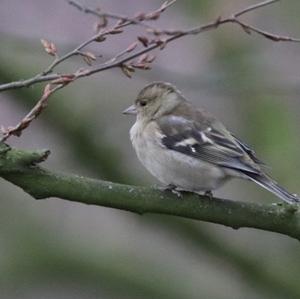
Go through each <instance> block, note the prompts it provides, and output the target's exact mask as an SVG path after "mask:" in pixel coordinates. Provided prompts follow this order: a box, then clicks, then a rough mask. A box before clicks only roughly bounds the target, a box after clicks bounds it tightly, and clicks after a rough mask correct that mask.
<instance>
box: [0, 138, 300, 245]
mask: <svg viewBox="0 0 300 299" xmlns="http://www.w3.org/2000/svg"><path fill="white" fill-rule="evenodd" d="M48 155H49V151H23V150H17V149H12V148H9V147H8V146H6V145H4V144H1V145H0V176H1V177H2V178H4V179H6V180H7V181H10V182H11V183H13V184H15V185H17V186H19V187H21V188H22V189H23V190H24V191H25V192H26V193H28V194H30V195H31V196H32V197H34V198H36V199H45V198H49V197H57V198H60V199H65V200H69V201H73V202H80V203H85V204H92V205H98V206H104V207H110V208H115V209H120V210H126V211H130V212H134V213H138V214H145V213H157V214H168V215H175V216H180V217H185V218H190V219H196V220H201V221H207V222H212V223H217V224H222V225H225V226H229V227H232V228H235V229H238V228H242V227H249V228H257V229H262V230H266V231H272V232H277V233H281V234H284V235H287V236H290V237H292V238H295V239H298V240H300V213H299V210H298V209H297V206H294V205H286V204H283V205H282V206H274V205H266V204H256V203H246V202H238V201H231V200H227V199H219V198H213V199H210V198H208V197H206V196H199V195H196V194H188V193H186V194H183V196H182V198H178V197H177V196H176V195H174V194H172V193H170V192H162V191H159V190H156V189H154V188H151V187H137V186H130V185H123V184H117V183H113V182H109V181H102V180H94V179H91V178H85V177H81V176H76V175H72V174H61V173H56V172H52V171H49V170H46V169H44V168H41V167H40V166H38V163H40V162H41V161H44V160H45V159H46V158H47V157H48Z"/></svg>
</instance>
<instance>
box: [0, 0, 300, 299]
mask: <svg viewBox="0 0 300 299" xmlns="http://www.w3.org/2000/svg"><path fill="white" fill-rule="evenodd" d="M84 3H86V4H89V5H92V6H93V5H100V6H101V8H102V9H103V10H105V11H107V10H108V11H113V12H119V13H123V14H128V15H133V14H134V13H135V12H137V11H147V10H150V9H155V8H156V7H158V6H159V5H160V3H161V2H160V1H149V0H148V1H147V0H144V1H137V0H126V1H120V0H119V1H117V0H112V1H109V0H105V1H100V0H99V1H96V0H93V1H92V0H91V1H88V0H86V1H84ZM253 3H255V1H246V0H243V1H237V0H230V1H224V0H223V1H221V0H214V1H207V0H205V1H204V0H202V1H197V0H187V1H177V3H176V5H174V6H173V7H172V8H171V9H169V10H168V11H167V12H166V13H165V14H164V15H163V17H162V19H161V20H159V21H158V23H157V25H160V26H161V27H162V28H188V27H189V26H192V25H195V24H200V23H205V22H208V21H210V20H212V19H214V18H215V17H217V16H218V15H220V14H222V15H224V16H225V15H227V14H230V13H231V12H233V11H237V10H239V9H241V8H243V7H245V6H247V5H249V4H253ZM299 9H300V3H299V1H296V0H293V1H292V0H290V1H288V2H287V1H285V2H283V1H282V3H278V4H274V5H273V6H269V7H266V8H263V9H261V10H258V11H256V12H252V13H251V14H249V15H247V16H244V17H243V18H244V19H245V20H246V21H247V22H250V23H252V24H254V25H256V26H258V27H261V28H264V29H266V30H269V31H271V32H275V33H278V34H283V35H291V36H295V37H298V38H299V37H300V31H299V25H300V21H299ZM94 22H95V19H94V18H93V17H92V16H87V15H83V14H82V13H80V12H78V11H77V10H75V9H74V8H72V7H70V6H68V5H67V4H66V2H65V1H59V0H54V1H38V0H27V1H22V2H21V1H16V0H10V1H9V0H1V10H0V24H1V26H0V36H1V50H0V62H1V68H0V82H1V83H4V82H9V81H12V80H18V79H20V78H28V77H31V76H33V75H34V74H35V73H37V72H40V70H42V69H44V68H46V66H47V65H48V64H49V63H50V62H51V57H49V56H47V54H45V53H44V51H43V49H42V46H41V45H40V41H39V39H40V38H45V39H48V40H51V41H53V42H55V43H56V45H57V47H58V51H59V53H64V52H65V51H68V50H70V49H72V48H73V47H74V45H77V44H78V43H80V42H81V41H83V40H85V39H87V38H88V37H89V36H90V35H91V34H92V27H93V24H94ZM138 32H139V29H137V28H133V29H130V30H128V31H127V32H126V34H123V35H120V36H118V37H113V38H111V39H110V40H109V41H108V42H107V43H103V44H102V43H101V44H96V45H93V46H91V47H89V50H91V51H93V52H94V53H95V54H102V55H103V58H101V59H106V58H108V57H110V56H111V55H113V54H114V53H116V52H118V49H120V47H121V48H124V47H126V46H127V45H128V44H129V43H131V42H132V41H133V40H134V39H135V36H136V34H137V33H138ZM299 47H300V45H299V44H293V43H274V42H272V41H269V40H266V39H263V38H262V37H259V36H257V35H251V36H247V35H246V34H245V33H244V32H243V31H242V30H241V29H240V28H238V27H235V26H233V25H226V26H224V27H222V28H219V29H218V30H216V31H212V32H209V33H204V34H202V35H199V36H193V37H187V38H184V39H180V40H178V41H176V42H175V43H173V44H170V45H169V46H168V47H167V48H166V49H165V50H164V51H159V52H157V54H158V57H157V59H156V61H155V62H154V64H153V70H151V71H147V72H137V73H136V74H135V75H134V78H133V79H128V78H126V77H125V76H124V75H122V74H121V72H120V70H117V69H114V70H110V71H107V72H103V73H100V74H97V75H95V76H93V77H90V78H88V79H84V80H79V81H77V82H76V83H75V84H72V85H71V86H69V87H67V88H65V89H63V90H61V91H59V92H58V93H56V94H55V95H54V96H53V97H51V99H50V105H49V107H48V108H47V110H46V111H45V112H44V113H43V114H42V115H41V116H40V117H39V118H38V120H37V121H35V122H34V123H33V124H32V126H31V127H30V128H29V129H27V130H26V131H25V132H24V134H23V135H22V137H21V138H20V139H16V138H11V140H10V143H11V144H12V145H14V146H18V147H22V148H48V149H50V150H51V151H52V155H51V156H50V158H49V160H48V161H47V162H46V163H45V165H46V166H47V167H49V168H50V169H55V170H60V171H64V172H73V173H77V174H81V175H87V176H91V177H95V178H100V179H108V180H113V181H117V182H124V183H131V184H145V185H151V184H157V182H156V181H155V179H153V178H152V177H150V175H149V174H148V173H147V172H146V170H145V169H144V168H143V167H142V166H141V165H140V164H139V162H138V161H137V159H136V157H135V154H134V152H133V149H132V148H131V144H130V141H129V138H128V131H129V128H130V126H131V125H132V124H133V121H134V119H130V118H128V117H125V116H123V115H121V111H122V110H123V109H124V108H126V107H127V106H128V105H129V104H131V103H132V101H133V100H134V98H135V96H136V94H137V92H138V91H139V89H141V88H142V87H143V86H144V85H145V84H147V83H149V82H151V81H154V80H163V81H169V82H172V83H173V84H176V85H177V87H178V88H179V89H181V90H182V91H183V93H184V94H185V95H186V96H187V97H188V98H190V99H191V100H192V101H193V102H194V103H195V104H197V105H201V106H204V107H205V108H207V109H208V110H210V111H211V112H212V113H213V114H214V115H215V116H217V117H218V118H219V119H221V120H222V121H223V122H224V123H225V124H226V125H227V127H228V128H229V129H231V130H232V131H233V132H234V133H235V134H236V135H237V136H239V137H241V138H242V139H243V140H245V141H246V142H248V143H249V144H251V145H252V146H253V147H254V148H255V149H256V151H257V154H258V156H259V157H260V158H261V159H263V160H264V161H265V162H266V163H267V164H269V165H270V166H272V169H270V172H272V175H273V177H274V178H276V179H277V180H278V181H280V183H281V184H282V185H284V186H286V187H287V188H288V189H290V190H291V191H292V192H300V189H299V183H298V180H299V176H298V173H299V166H300V159H299V155H298V151H299V145H300V138H299V134H298V132H299V129H300V112H299V111H300V102H299V75H300V71H299V64H298V62H299V53H300V52H299V49H300V48H299ZM101 59H100V61H101ZM79 66H84V63H83V61H82V60H81V59H80V58H73V59H72V60H70V61H68V62H67V63H66V64H64V67H60V68H58V69H59V70H66V69H67V70H74V69H76V68H78V67H79ZM42 88H43V86H42V85H35V86H33V87H31V88H25V89H20V90H16V91H10V92H4V93H2V94H1V95H0V124H1V125H4V126H9V125H14V124H16V123H17V122H18V120H19V119H20V118H21V117H23V116H24V115H25V114H26V112H27V111H28V109H29V108H30V107H31V106H32V105H33V103H34V102H35V101H36V100H37V99H38V98H39V96H40V94H41V91H42ZM0 188H1V197H0V199H1V200H0V298H1V299H2V298H3V299H19V298H22V299H27V298H28V299H29V298H30V299H37V298H43V299H45V298H56V299H59V298H64V299H68V298H72V299H76V298H83V299H94V298H105V299H106V298H107V299H110V298H122V299H126V298H128V299H129V298H130V299H134V298H146V299H147V298H149V299H150V298H151V299H153V298H156V299H160V298H161V299H167V298H172V299H177V298H185V299H187V298H189V299H190V298H205V299H233V298H243V299H247V298H249V299H250V298H252V299H253V298H300V284H299V275H300V250H299V244H298V242H296V241H295V240H292V239H290V238H288V237H285V236H281V235H279V234H274V233H270V232H264V231H256V230H253V229H240V230H237V231H235V230H232V229H229V228H225V227H222V226H218V225H213V224H207V223H201V222H196V221H190V220H184V219H179V218H177V217H170V216H157V215H146V216H137V215H134V214H131V213H127V212H123V211H118V210H113V209H108V208H101V207H93V206H85V205H81V204H76V203H71V202H67V201H62V200H57V199H49V200H43V201H35V200H33V199H32V198H30V197H29V196H28V195H27V194H25V193H24V192H22V190H20V189H18V188H17V187H15V186H13V185H11V184H9V183H7V182H5V181H3V180H1V181H0ZM216 195H217V196H220V197H224V198H231V199H237V200H243V201H257V202H264V203H272V202H276V201H278V200H277V198H275V197H274V196H273V195H271V194H269V193H268V192H266V191H264V190H262V189H261V188H259V187H258V186H256V185H254V184H251V183H249V182H243V181H238V180H237V181H234V182H231V183H229V184H227V185H226V186H225V187H223V188H222V189H220V190H218V191H217V192H216Z"/></svg>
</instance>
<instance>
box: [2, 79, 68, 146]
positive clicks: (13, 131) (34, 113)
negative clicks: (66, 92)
mask: <svg viewBox="0 0 300 299" xmlns="http://www.w3.org/2000/svg"><path fill="white" fill-rule="evenodd" d="M62 87H64V84H59V85H56V86H55V87H54V88H52V89H51V84H47V85H46V86H45V88H44V92H43V95H42V97H41V98H40V99H39V100H38V102H37V103H36V104H35V105H34V107H33V108H32V109H31V110H30V112H29V113H28V114H27V115H26V116H25V117H24V118H23V119H22V120H21V121H20V122H19V123H18V124H17V125H16V126H14V127H9V128H7V129H4V128H1V130H2V132H3V137H2V139H1V140H0V143H2V142H5V141H6V140H7V139H8V138H9V137H10V136H12V135H15V136H18V137H19V136H21V134H22V132H23V130H25V129H26V128H27V127H28V126H29V125H30V124H31V122H32V121H33V120H34V119H36V118H37V117H38V116H39V115H40V114H41V113H42V112H43V110H44V109H45V108H46V107H47V105H48V100H49V97H50V96H51V95H52V94H53V93H54V92H56V91H57V90H59V89H61V88H62Z"/></svg>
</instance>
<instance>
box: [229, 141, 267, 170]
mask: <svg viewBox="0 0 300 299" xmlns="http://www.w3.org/2000/svg"><path fill="white" fill-rule="evenodd" d="M232 137H233V138H234V139H235V141H236V142H237V143H238V144H239V145H240V146H241V147H242V149H243V150H244V151H245V152H246V153H247V154H248V155H249V157H250V158H251V159H252V160H253V161H254V162H255V163H257V164H260V165H263V166H266V164H265V163H264V162H263V161H261V160H260V159H259V158H257V156H256V153H255V151H254V150H253V149H252V148H251V147H250V146H249V145H248V144H247V143H245V142H243V141H241V140H240V139H239V138H237V137H236V136H234V135H232Z"/></svg>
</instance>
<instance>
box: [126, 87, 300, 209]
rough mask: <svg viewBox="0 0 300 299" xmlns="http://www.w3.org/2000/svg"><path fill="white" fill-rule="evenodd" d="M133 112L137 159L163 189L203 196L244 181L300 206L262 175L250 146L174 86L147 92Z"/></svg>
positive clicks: (295, 200) (296, 199) (150, 88)
mask: <svg viewBox="0 0 300 299" xmlns="http://www.w3.org/2000/svg"><path fill="white" fill-rule="evenodd" d="M130 109H131V110H130ZM130 109H127V111H125V112H127V113H129V110H130V111H131V112H130V113H134V114H137V120H136V123H135V124H134V126H133V127H132V128H131V130H130V136H131V141H132V143H133V146H134V148H135V150H136V153H137V156H138V158H139V159H140V161H141V162H142V163H143V164H144V166H145V167H146V168H147V169H148V170H149V171H150V172H151V173H152V174H153V175H154V176H155V177H157V178H158V179H159V180H160V181H161V182H163V183H164V184H167V185H169V184H170V185H175V186H176V187H177V188H178V189H181V190H188V191H193V192H201V191H211V190H214V189H216V188H218V187H219V186H221V185H222V184H223V183H225V182H226V181H227V180H228V179H230V178H233V177H240V178H245V179H250V180H252V181H254V182H256V183H258V184H259V185H260V186H262V187H264V188H266V189H267V190H269V191H271V192H273V193H274V194H275V195H277V196H278V197H280V198H281V199H283V200H285V201H286V202H289V203H294V202H299V197H297V196H296V195H293V194H290V193H289V192H288V191H286V190H285V189H284V188H282V187H280V186H279V185H278V184H277V183H276V182H275V181H274V180H272V179H271V178H270V177H269V176H267V175H266V174H265V173H264V171H263V169H262V168H261V165H262V164H263V163H262V162H261V161H260V160H259V159H258V158H257V157H256V154H255V152H254V151H253V150H252V149H251V148H250V147H249V146H248V145H246V144H244V143H243V142H242V141H240V140H239V139H238V138H236V137H235V136H233V135H232V134H231V133H230V132H229V131H228V130H227V129H226V128H225V127H224V125H223V124H222V123H221V122H219V121H218V120H216V119H215V118H214V117H213V116H211V115H210V114H209V113H207V112H206V111H204V110H201V109H197V108H195V107H194V106H193V105H192V104H191V103H190V102H188V101H187V100H186V99H185V98H184V97H183V95H182V94H181V93H180V92H179V91H178V90H177V89H176V88H175V87H174V86H173V85H171V84H169V83H164V82H154V83H152V84H150V85H148V86H146V87H145V88H144V89H143V90H142V91H141V92H140V93H139V95H138V97H137V100H136V102H135V104H134V106H132V107H130Z"/></svg>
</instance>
